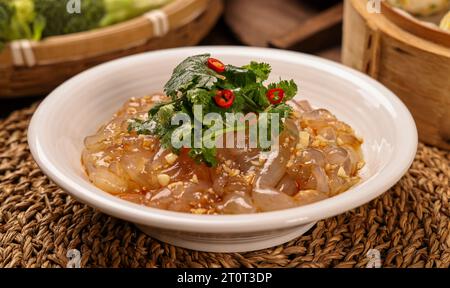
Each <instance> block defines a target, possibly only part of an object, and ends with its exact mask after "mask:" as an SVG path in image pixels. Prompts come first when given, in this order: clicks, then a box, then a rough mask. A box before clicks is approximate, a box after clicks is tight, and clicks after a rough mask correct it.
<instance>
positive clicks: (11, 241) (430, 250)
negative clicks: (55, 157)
mask: <svg viewBox="0 0 450 288" xmlns="http://www.w3.org/2000/svg"><path fill="white" fill-rule="evenodd" d="M35 107H36V105H34V106H33V107H31V108H29V109H24V110H20V111H16V112H14V113H13V114H11V115H10V116H9V117H8V118H7V119H4V120H0V267H65V266H66V264H67V262H68V260H67V257H66V254H67V251H68V250H69V249H78V250H80V252H81V255H82V258H81V267H366V266H367V263H368V262H369V258H368V257H367V256H366V254H367V252H368V251H369V249H373V248H375V249H378V250H379V251H380V252H381V265H382V267H449V265H450V221H449V217H450V209H449V203H448V198H450V188H449V179H450V153H449V152H444V151H441V150H438V149H435V148H430V147H427V146H424V145H422V144H421V145H420V146H419V150H418V153H417V156H416V159H415V161H414V164H413V165H412V167H411V169H410V170H409V172H408V173H407V174H406V175H405V176H404V177H403V179H402V180H401V181H400V182H399V183H398V184H397V185H396V186H395V187H393V188H392V189H391V190H390V191H388V192H387V193H385V194H383V195H382V196H381V197H379V198H377V199H375V200H374V201H372V202H370V203H369V204H367V205H365V206H362V207H360V208H357V209H355V210H352V211H349V212H347V213H345V214H342V215H339V216H337V217H334V218H330V219H326V220H323V221H320V222H318V223H317V225H315V226H314V227H313V228H312V229H311V230H310V231H309V232H308V233H306V234H305V235H304V236H301V237H300V238H298V239H296V240H293V241H291V242H289V243H286V244H285V245H282V246H278V247H275V248H271V249H266V250H261V251H256V252H250V253H231V254H220V253H204V252H196V251H191V250H187V249H182V248H178V247H174V246H171V245H168V244H164V243H161V242H159V241H156V240H153V239H151V238H150V237H148V236H146V235H145V234H143V233H142V232H140V231H139V230H138V229H137V228H135V227H134V226H133V225H132V224H130V223H128V222H125V221H122V220H118V219H114V218H111V217H109V216H107V215H104V214H102V213H101V212H99V211H96V210H95V209H93V208H90V207H88V206H86V205H83V204H81V203H79V202H77V201H76V200H74V199H73V198H72V197H70V196H68V195H67V194H66V193H64V192H63V191H62V190H61V189H59V188H58V187H57V186H55V185H54V184H53V183H52V182H51V181H50V180H49V179H48V178H47V177H46V176H45V175H43V173H42V172H41V171H40V170H39V168H38V167H37V166H36V164H35V163H34V161H33V159H32V157H31V155H30V152H29V150H28V145H27V140H26V130H27V127H28V123H29V120H30V117H31V115H32V113H33V111H34V109H35Z"/></svg>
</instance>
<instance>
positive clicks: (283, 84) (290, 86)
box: [269, 80, 297, 101]
mask: <svg viewBox="0 0 450 288" xmlns="http://www.w3.org/2000/svg"><path fill="white" fill-rule="evenodd" d="M273 88H281V89H283V90H284V99H285V100H284V101H288V100H291V99H292V98H294V97H295V95H297V84H296V83H295V82H294V80H289V81H288V80H281V81H280V82H278V83H271V84H269V89H273Z"/></svg>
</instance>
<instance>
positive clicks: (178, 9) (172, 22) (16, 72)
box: [0, 0, 223, 98]
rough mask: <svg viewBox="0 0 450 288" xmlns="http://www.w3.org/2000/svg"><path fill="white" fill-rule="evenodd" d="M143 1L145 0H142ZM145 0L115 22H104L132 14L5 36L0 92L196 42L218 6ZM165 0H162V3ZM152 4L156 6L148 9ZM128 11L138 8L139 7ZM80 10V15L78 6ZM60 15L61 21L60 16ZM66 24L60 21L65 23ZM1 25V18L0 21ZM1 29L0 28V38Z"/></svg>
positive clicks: (24, 91)
mask: <svg viewBox="0 0 450 288" xmlns="http://www.w3.org/2000/svg"><path fill="white" fill-rule="evenodd" d="M15 1H16V0H15ZM18 1H28V2H25V3H30V1H31V0H18ZM40 1H49V0H40ZM102 1H108V0H102ZM134 1H137V0H134ZM148 1H150V0H143V1H142V2H144V3H147V2H148ZM62 2H66V1H62ZM121 2H124V1H121ZM0 3H1V2H0ZM83 3H84V2H83ZM86 3H90V2H86ZM113 3H114V2H113ZM148 3H154V4H155V3H158V5H156V4H155V5H153V6H151V5H147V6H145V7H146V8H147V9H144V10H145V11H147V10H150V11H149V12H148V13H145V14H143V15H141V16H138V17H135V18H133V19H130V20H128V21H124V22H121V21H120V23H118V24H115V25H110V24H112V23H115V22H117V21H118V20H119V19H128V18H129V17H131V16H133V14H131V16H130V15H117V13H113V14H111V13H110V14H107V15H106V16H105V17H97V18H98V19H97V20H96V21H94V22H95V25H92V26H94V28H98V29H93V30H89V31H83V32H79V33H70V34H66V35H58V36H49V37H46V38H43V39H42V40H41V41H31V40H29V39H27V40H15V41H13V42H9V43H8V44H7V45H6V47H4V48H3V50H2V51H1V52H0V76H1V77H0V98H5V97H9V98H15V97H21V96H31V95H44V94H46V93H49V92H50V91H51V90H53V89H54V88H55V87H56V86H58V85H59V84H61V83H62V82H63V81H64V80H66V79H68V78H70V77H72V76H73V75H75V74H78V73H79V72H81V71H83V70H86V69H88V68H90V67H92V66H95V65H98V64H100V63H103V62H105V61H109V60H112V59H116V58H119V57H123V56H127V55H131V54H135V53H139V52H144V51H149V50H155V49H163V48H170V47H179V46H190V45H196V44H198V43H199V42H200V41H201V39H203V38H204V37H205V35H206V34H208V32H209V31H210V30H211V29H212V28H213V27H214V25H215V23H216V22H217V20H218V18H219V17H220V15H221V12H222V7H223V6H222V1H221V0H172V1H167V0H159V1H155V0H152V1H151V2H148ZM166 3H168V4H167V5H164V4H166ZM154 7H159V9H156V10H154V9H152V8H154ZM81 8H82V9H83V7H81ZM0 9H1V6H0ZM92 9H94V8H92V7H91V8H90V10H88V11H89V12H92V13H94V11H93V10H92ZM0 12H1V10H0ZM81 12H82V11H81ZM134 12H135V13H134V14H136V13H138V12H139V13H138V14H142V11H141V10H140V11H134ZM30 14H32V13H30ZM63 14H67V13H64V12H63ZM73 15H74V16H70V17H69V18H70V19H72V18H71V17H77V15H76V13H75V14H73ZM81 15H84V14H83V12H82V13H81ZM74 19H76V18H74ZM66 20H67V19H66ZM36 21H37V20H36V19H35V20H33V22H32V23H31V24H30V26H29V27H28V26H26V25H24V26H25V28H26V29H28V30H32V31H34V30H33V29H32V28H33V27H35V26H36V25H38V24H36ZM61 21H62V22H63V23H66V22H64V21H65V20H64V19H62V20H61ZM80 21H81V20H80ZM44 22H45V21H44ZM102 22H105V23H106V24H102ZM11 23H12V24H15V23H18V24H20V23H21V22H17V21H16V22H11ZM38 23H39V22H38ZM81 23H84V22H83V21H81ZM4 24H5V23H4ZM69 24H70V23H66V24H64V25H62V24H61V26H64V27H66V28H67V29H69V28H70V26H69ZM1 25H2V23H0V27H1ZM5 25H8V26H9V25H10V24H9V23H6V24H5ZM41 25H42V24H41ZM55 25H56V24H55ZM55 25H54V26H55ZM74 26H75V24H74ZM103 26H107V27H103ZM30 27H31V28H30ZM99 27H100V28H99ZM25 28H23V29H25ZM82 28H89V25H86V27H81V28H80V27H76V28H73V29H72V30H75V31H78V30H84V29H82ZM23 29H22V30H23ZM26 29H25V30H26ZM67 29H62V28H61V29H56V27H53V29H48V26H47V27H46V28H45V27H44V31H43V33H44V34H43V35H42V36H47V35H54V34H59V33H63V34H64V33H66V32H68V31H70V29H69V30H67ZM2 31H3V30H1V28H0V40H1V37H2V35H1V33H2ZM3 33H4V32H3ZM26 34H27V35H24V36H30V37H28V38H35V39H40V38H41V35H40V33H34V32H29V33H26ZM28 34H29V35H28ZM32 34H36V35H34V36H33V35H32ZM3 37H4V36H3ZM42 75H45V77H42Z"/></svg>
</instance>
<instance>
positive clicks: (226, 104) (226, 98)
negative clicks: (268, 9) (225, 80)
mask: <svg viewBox="0 0 450 288" xmlns="http://www.w3.org/2000/svg"><path fill="white" fill-rule="evenodd" d="M235 98H236V96H235V95H234V93H233V91H231V90H228V89H225V90H218V91H217V93H216V96H214V101H215V102H216V104H217V106H219V107H220V108H224V109H228V108H230V107H231V105H233V103H234V99H235Z"/></svg>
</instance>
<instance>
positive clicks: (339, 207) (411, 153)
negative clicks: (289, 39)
mask: <svg viewBox="0 0 450 288" xmlns="http://www.w3.org/2000/svg"><path fill="white" fill-rule="evenodd" d="M205 51H209V52H211V53H213V54H214V53H218V54H220V53H222V54H223V53H229V54H230V55H231V54H239V55H249V56H252V57H261V58H263V57H264V56H266V57H267V55H270V58H271V60H283V61H293V62H295V61H297V62H302V63H306V64H309V65H315V66H320V67H321V68H323V69H326V70H327V71H328V72H329V73H332V74H333V73H334V74H340V75H341V76H340V77H341V78H344V77H345V79H347V80H349V81H352V82H354V83H358V85H363V84H364V85H365V86H366V87H368V88H371V89H376V90H377V91H378V92H379V94H380V95H382V96H383V97H384V98H385V99H384V100H385V101H387V102H385V103H389V105H390V106H391V108H390V109H393V110H392V111H395V113H396V115H398V117H397V118H398V119H397V120H398V121H396V122H395V123H393V126H394V127H395V131H396V132H399V133H395V139H396V144H397V146H395V147H400V149H395V151H394V152H397V153H394V155H393V156H392V159H391V160H390V162H389V164H388V165H387V166H386V167H384V169H383V170H382V171H379V173H378V174H377V175H375V176H372V177H371V178H369V179H367V180H366V181H365V182H364V183H369V184H370V183H371V182H373V181H374V179H372V178H375V179H379V180H378V181H379V182H380V183H378V184H376V185H364V184H362V186H364V191H362V190H363V189H362V188H363V187H361V186H357V187H354V188H351V189H350V190H348V191H346V192H344V193H341V194H339V195H336V196H333V197H330V198H327V199H325V200H322V201H318V202H315V203H312V204H308V205H305V206H300V207H295V208H289V209H284V210H278V211H272V212H262V213H256V214H239V215H193V214H189V213H183V212H174V211H167V210H162V209H157V208H150V207H146V206H143V205H138V204H134V203H131V202H129V201H126V200H122V199H120V198H118V197H116V196H113V195H111V194H109V193H106V192H103V193H94V192H93V190H95V191H101V190H100V189H98V188H96V187H95V186H94V185H93V184H91V188H90V189H87V188H85V187H83V186H82V185H81V184H80V183H77V181H76V180H74V179H72V178H70V177H69V176H66V175H64V173H62V172H61V171H60V170H59V169H58V167H57V166H56V165H55V163H53V162H52V161H51V160H50V158H49V156H48V155H49V154H51V151H45V149H44V148H43V147H42V145H41V143H40V136H41V135H42V134H40V133H39V129H40V127H43V119H44V118H43V117H44V116H45V114H46V113H47V111H51V108H52V105H53V104H54V103H55V100H57V99H58V98H59V97H62V96H63V95H60V94H64V91H65V89H67V88H70V86H71V85H75V84H76V83H77V82H79V81H81V80H82V79H87V78H89V76H90V75H94V74H97V73H101V72H102V71H107V70H108V69H113V68H114V67H121V68H122V69H123V67H125V66H127V65H133V63H136V62H140V61H142V60H141V59H143V58H146V60H147V61H151V60H152V59H153V60H154V59H157V58H158V57H162V56H169V57H170V56H179V55H188V54H189V55H192V54H200V53H204V52H205ZM294 60H295V61H294ZM67 94H69V93H67ZM400 132H401V133H400ZM400 134H401V135H400ZM28 143H29V146H30V151H31V154H32V156H33V158H34V159H35V161H36V163H37V164H38V166H39V167H40V168H41V169H42V171H43V172H44V173H45V174H46V175H47V176H48V177H49V178H50V179H51V180H52V181H54V182H55V183H56V184H57V185H58V186H59V187H61V188H62V189H63V190H64V191H66V192H68V193H69V194H70V195H72V196H73V197H74V198H76V199H77V200H79V201H81V202H83V203H85V204H87V205H89V206H91V207H95V208H97V209H99V210H100V211H102V212H104V213H106V214H108V215H111V216H114V217H117V218H120V219H124V220H127V221H131V222H134V223H137V224H141V225H146V226H152V227H157V228H162V229H170V230H178V231H185V232H199V233H245V232H262V231H265V230H273V229H283V228H288V227H293V226H299V225H303V224H307V223H311V222H314V221H318V220H320V219H324V218H328V217H332V216H335V215H338V214H341V213H343V212H345V211H348V210H351V209H353V208H356V207H359V206H361V205H363V204H365V203H367V202H369V201H370V200H372V199H374V198H376V197H377V196H379V195H381V194H383V193H384V192H385V191H387V190H388V189H389V188H391V187H392V186H393V185H394V184H395V183H397V182H398V181H399V180H400V179H401V178H402V176H403V175H404V174H405V173H406V172H407V170H408V169H409V167H410V166H411V164H412V162H413V160H414V157H415V154H416V151H417V145H418V134H417V129H416V125H415V122H414V119H413V117H412V115H411V113H410V112H409V110H408V109H407V108H406V106H405V105H404V104H403V102H402V101H401V100H400V99H399V98H398V97H397V96H395V95H394V94H393V93H392V92H391V91H390V90H388V89H387V88H386V87H384V86H383V85H382V84H380V83H379V82H377V81H376V80H374V79H372V78H370V77H369V76H367V75H365V74H363V73H361V72H359V71H356V70H354V69H351V68H349V67H346V66H344V65H342V64H339V63H336V62H333V61H330V60H327V59H323V58H320V57H317V56H312V55H307V54H303V53H299V52H292V51H284V50H278V49H272V48H257V47H242V46H196V47H182V48H172V49H165V50H159V51H151V52H145V53H140V54H136V55H132V56H127V57H124V58H120V59H117V60H113V61H109V62H106V63H103V64H100V65H98V66H96V67H93V68H90V69H88V70H86V71H84V72H82V73H80V74H78V75H76V76H74V77H72V78H71V79H69V80H67V81H66V82H64V83H63V84H61V85H60V86H59V87H58V88H56V89H55V90H54V91H53V92H52V93H50V94H49V95H48V96H47V97H46V98H45V99H44V100H43V101H42V102H41V104H40V105H39V107H38V108H37V110H36V111H35V113H34V115H33V116H32V119H31V121H30V125H29V128H28ZM383 179H384V181H381V180H383Z"/></svg>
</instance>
